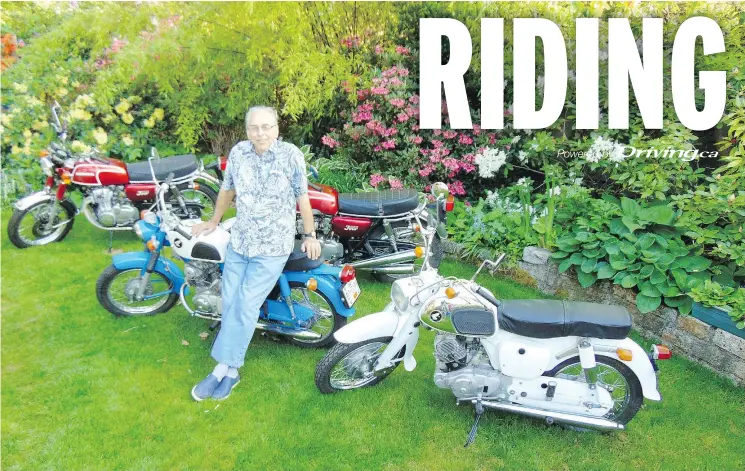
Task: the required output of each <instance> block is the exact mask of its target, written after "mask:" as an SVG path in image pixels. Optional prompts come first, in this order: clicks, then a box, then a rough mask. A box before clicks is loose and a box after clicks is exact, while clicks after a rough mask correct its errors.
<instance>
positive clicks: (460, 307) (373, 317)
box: [315, 187, 671, 446]
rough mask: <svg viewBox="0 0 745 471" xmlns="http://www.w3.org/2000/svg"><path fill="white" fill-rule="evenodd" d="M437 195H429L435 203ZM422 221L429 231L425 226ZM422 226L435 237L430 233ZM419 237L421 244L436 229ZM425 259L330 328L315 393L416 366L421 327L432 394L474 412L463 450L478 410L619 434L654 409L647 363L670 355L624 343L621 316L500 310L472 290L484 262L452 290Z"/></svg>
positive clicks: (521, 307)
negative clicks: (370, 308)
mask: <svg viewBox="0 0 745 471" xmlns="http://www.w3.org/2000/svg"><path fill="white" fill-rule="evenodd" d="M446 192H447V188H446V187H445V188H444V189H443V188H442V187H437V188H435V189H433V194H435V196H436V197H437V198H443V197H444V195H446ZM430 222H432V221H430ZM428 227H430V228H433V227H436V224H429V225H428ZM423 230H424V231H425V243H427V244H428V243H429V242H430V241H431V240H432V235H433V233H434V231H432V230H427V229H423ZM428 249H429V247H426V248H425V250H424V253H425V254H427V256H425V259H424V264H423V265H422V270H421V272H420V273H419V274H418V275H416V276H413V277H409V278H404V279H399V280H397V281H395V282H394V283H393V287H392V289H391V300H392V302H391V303H390V304H388V306H386V308H385V309H384V310H383V311H382V312H378V313H375V314H370V315H368V316H365V317H361V318H359V319H357V320H355V321H354V322H352V323H350V324H348V325H347V326H345V327H343V328H342V329H340V330H338V331H337V332H336V333H335V334H334V337H335V338H336V340H337V341H338V344H337V345H336V346H334V347H333V348H332V349H331V350H329V351H328V353H327V354H326V356H325V357H324V358H323V359H322V360H321V362H320V363H319V364H318V366H317V367H316V374H315V382H316V386H317V387H318V389H319V390H320V391H321V392H322V393H333V392H337V391H342V390H346V389H356V388H361V387H364V386H373V385H375V384H378V383H379V382H381V381H382V380H383V379H384V378H385V377H386V376H388V375H389V374H390V373H391V372H392V371H393V370H394V369H395V368H396V367H397V366H398V365H399V364H400V363H403V365H404V369H405V370H406V371H412V370H413V369H414V368H415V367H416V360H415V359H414V348H415V347H416V345H417V342H418V341H419V328H420V327H423V328H425V329H428V330H434V331H435V332H436V334H435V342H434V354H435V360H436V371H435V374H434V381H435V384H436V385H437V386H438V387H440V388H445V389H450V390H452V391H453V394H455V397H456V398H457V404H460V403H461V402H468V403H471V404H473V405H474V406H475V421H474V424H473V427H472V429H471V433H470V434H469V437H468V441H467V442H466V446H468V445H469V444H471V443H472V442H473V440H474V439H475V436H476V431H477V428H478V422H479V418H480V417H481V415H482V414H483V412H484V410H485V409H486V408H489V409H497V410H502V411H507V412H514V413H518V414H523V415H527V416H531V417H536V418H539V419H543V420H545V421H546V422H547V423H549V424H552V423H560V424H565V425H567V426H574V427H580V428H590V429H599V430H623V429H624V428H625V425H626V424H627V423H628V422H629V421H630V420H631V419H632V418H633V417H634V415H635V414H636V413H637V412H638V411H639V408H640V407H641V405H642V402H643V400H644V398H646V399H648V400H651V401H660V400H661V397H660V393H659V392H658V391H657V376H656V371H657V366H656V363H655V360H663V359H668V358H670V356H671V353H670V350H669V349H668V348H667V347H665V346H662V345H655V346H653V348H652V352H651V353H650V354H649V355H648V354H647V353H646V352H645V351H644V350H643V349H642V348H641V347H640V346H639V345H637V344H636V343H635V342H634V341H633V340H631V339H630V338H627V335H628V333H629V331H630V330H631V316H630V315H629V313H628V311H627V310H626V309H625V308H623V307H620V306H612V305H605V304H595V303H585V302H570V301H553V300H538V299H536V300H506V301H499V300H497V299H496V298H495V297H494V295H493V294H492V293H491V292H490V291H489V290H487V289H486V288H484V287H483V286H479V285H478V284H477V283H476V282H475V281H474V280H475V279H476V276H477V275H478V273H479V272H480V271H481V270H482V269H483V267H484V266H485V265H490V266H491V267H492V269H494V268H496V267H497V266H498V265H499V263H500V262H501V261H502V259H503V258H504V255H502V256H500V257H499V258H498V259H497V260H496V261H495V262H492V261H485V262H484V263H482V264H481V267H479V269H478V270H477V271H476V273H475V274H474V275H473V277H471V279H470V280H462V279H458V278H454V277H443V276H440V275H439V274H438V272H437V270H436V269H435V268H432V267H431V266H430V265H429V263H428V261H427V259H428V258H429V250H428Z"/></svg>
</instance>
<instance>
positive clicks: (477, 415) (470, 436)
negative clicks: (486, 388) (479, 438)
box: [463, 401, 484, 448]
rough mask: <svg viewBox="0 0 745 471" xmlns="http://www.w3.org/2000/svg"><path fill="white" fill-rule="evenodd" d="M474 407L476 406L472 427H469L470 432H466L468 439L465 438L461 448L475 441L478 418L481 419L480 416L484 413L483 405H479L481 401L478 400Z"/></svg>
mask: <svg viewBox="0 0 745 471" xmlns="http://www.w3.org/2000/svg"><path fill="white" fill-rule="evenodd" d="M475 407H476V413H475V414H474V415H475V416H474V420H473V427H471V433H469V434H468V440H466V444H465V445H463V448H467V447H468V445H470V444H472V443H473V442H474V441H476V432H477V431H478V429H479V420H481V416H482V415H483V413H484V406H482V405H481V401H478V402H477V403H476V404H475Z"/></svg>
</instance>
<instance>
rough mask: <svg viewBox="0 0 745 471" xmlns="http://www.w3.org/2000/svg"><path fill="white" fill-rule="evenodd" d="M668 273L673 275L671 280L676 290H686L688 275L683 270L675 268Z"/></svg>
mask: <svg viewBox="0 0 745 471" xmlns="http://www.w3.org/2000/svg"><path fill="white" fill-rule="evenodd" d="M670 273H672V274H673V279H674V280H675V284H676V285H678V288H680V289H686V287H687V286H688V275H687V274H686V272H685V270H683V269H682V268H675V269H673V270H670Z"/></svg>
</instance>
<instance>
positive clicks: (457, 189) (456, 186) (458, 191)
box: [448, 180, 466, 196]
mask: <svg viewBox="0 0 745 471" xmlns="http://www.w3.org/2000/svg"><path fill="white" fill-rule="evenodd" d="M448 188H449V189H450V193H452V194H454V195H459V196H462V195H465V194H466V190H465V189H464V188H463V182H462V181H460V180H455V181H454V182H452V183H450V184H448Z"/></svg>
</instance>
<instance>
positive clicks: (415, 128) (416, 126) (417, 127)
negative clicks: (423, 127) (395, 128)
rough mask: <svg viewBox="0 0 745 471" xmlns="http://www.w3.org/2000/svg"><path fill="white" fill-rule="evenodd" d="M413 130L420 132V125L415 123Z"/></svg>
mask: <svg viewBox="0 0 745 471" xmlns="http://www.w3.org/2000/svg"><path fill="white" fill-rule="evenodd" d="M411 130H412V131H414V132H419V125H418V124H415V125H413V126H412V127H411Z"/></svg>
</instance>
